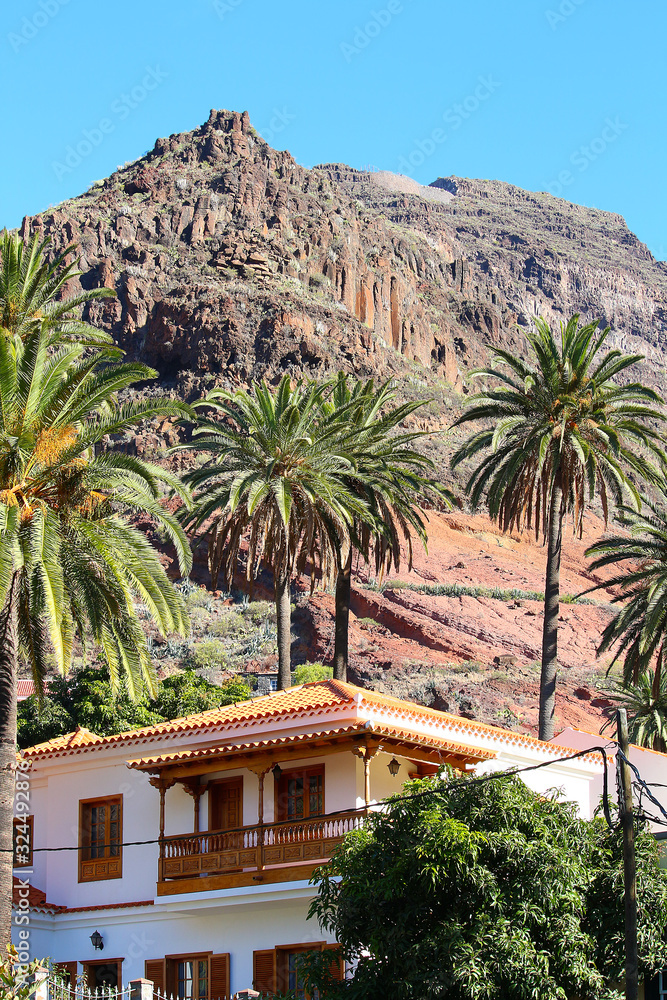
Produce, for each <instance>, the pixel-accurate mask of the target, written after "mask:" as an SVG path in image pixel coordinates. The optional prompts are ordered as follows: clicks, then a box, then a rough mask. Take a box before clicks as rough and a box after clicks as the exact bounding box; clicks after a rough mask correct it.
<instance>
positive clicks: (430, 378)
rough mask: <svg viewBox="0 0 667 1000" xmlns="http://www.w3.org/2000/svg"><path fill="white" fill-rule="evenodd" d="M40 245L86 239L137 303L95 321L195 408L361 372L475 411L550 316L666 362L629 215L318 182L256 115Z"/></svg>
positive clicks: (343, 180) (112, 308)
mask: <svg viewBox="0 0 667 1000" xmlns="http://www.w3.org/2000/svg"><path fill="white" fill-rule="evenodd" d="M31 231H40V232H42V233H44V234H48V235H49V236H50V237H51V238H52V242H53V246H54V248H55V249H62V248H63V247H64V246H66V245H67V244H68V243H69V242H71V241H74V242H76V243H78V244H79V248H80V253H81V266H82V270H83V271H84V272H85V274H84V276H83V277H82V279H81V280H82V281H83V282H84V283H85V284H86V285H90V284H98V285H107V286H110V287H115V288H116V290H117V292H118V298H117V300H116V301H111V302H109V301H107V302H105V303H104V304H95V305H93V306H92V307H91V311H90V317H89V318H90V319H91V320H92V321H93V322H96V323H99V324H100V325H101V326H103V327H105V328H106V329H108V330H110V331H111V332H112V333H113V335H114V337H115V338H116V340H117V341H118V342H119V343H120V344H121V345H122V346H123V347H124V348H125V349H126V350H127V351H128V352H129V354H130V355H131V356H134V357H140V358H142V359H143V360H145V361H146V362H148V363H149V364H152V365H154V366H155V367H156V368H157V369H158V371H159V372H160V375H161V378H162V381H163V383H165V384H166V385H171V386H173V388H174V389H176V390H177V391H180V392H182V393H184V394H185V395H186V396H192V395H194V394H196V393H198V392H199V391H201V390H202V389H204V388H206V387H207V386H209V385H210V384H211V383H213V382H231V383H240V382H245V381H247V380H248V379H250V378H256V377H258V376H263V375H268V376H269V377H272V376H274V375H275V374H277V373H278V372H282V371H290V372H293V373H294V374H297V373H301V372H303V371H305V372H311V373H322V372H324V371H327V370H332V369H337V368H339V367H342V368H345V369H348V370H355V371H358V372H360V373H368V374H370V373H377V374H379V375H382V376H388V375H390V374H394V375H398V376H400V375H403V376H405V377H406V381H407V382H408V383H409V382H411V383H413V384H415V383H419V384H422V385H427V386H433V387H438V386H440V388H441V389H442V390H443V391H445V394H446V395H447V397H448V401H449V404H450V405H451V404H452V401H454V405H455V398H456V393H457V392H459V391H460V390H461V389H462V388H463V377H464V376H465V372H466V370H467V369H468V368H469V367H470V366H471V365H473V364H475V363H478V362H480V361H482V360H484V358H485V356H486V353H487V348H488V346H489V345H490V344H503V345H504V346H505V347H509V348H511V349H513V350H521V349H522V332H521V331H522V328H525V327H527V326H528V325H529V323H530V320H531V317H532V316H533V315H534V314H535V313H536V312H540V313H543V314H546V315H547V316H548V317H549V318H555V319H558V318H562V317H565V316H568V315H569V314H570V313H571V312H573V311H577V310H578V311H580V312H582V313H583V314H584V315H585V316H586V317H589V316H590V317H592V316H599V317H601V318H602V319H603V320H604V321H606V322H608V323H611V324H612V326H613V328H614V338H615V341H616V342H618V343H619V344H622V345H623V346H625V347H628V348H631V347H632V348H638V349H639V350H641V352H642V353H645V354H647V355H648V356H649V357H650V359H651V361H652V362H653V365H652V370H653V371H654V372H655V370H656V367H659V366H661V365H662V362H663V355H664V351H665V327H666V324H667V308H666V304H667V272H666V270H665V267H664V265H662V264H659V263H656V262H655V261H654V260H653V258H652V257H651V255H650V253H649V252H648V250H647V249H646V247H644V246H643V244H641V243H640V242H639V241H638V240H637V239H636V237H634V236H633V235H632V233H630V232H629V230H628V229H627V227H626V226H625V224H624V222H623V220H622V219H621V218H620V216H616V215H611V214H609V213H604V212H598V211H594V210H591V209H584V208H581V207H578V206H576V205H571V204H569V203H567V202H564V201H561V200H559V199H556V198H553V197H552V196H551V195H547V194H530V193H528V192H525V191H521V190H519V189H517V188H514V187H512V186H510V185H507V184H502V183H500V182H496V181H471V180H462V179H459V178H444V179H440V180H438V181H436V182H435V183H434V185H432V186H431V187H428V188H425V187H421V186H420V185H417V184H416V183H415V182H413V181H411V180H410V179H409V178H405V177H397V176H395V175H391V174H384V173H379V174H373V173H363V172H360V171H356V170H352V169H350V168H348V167H345V166H342V165H331V164H328V165H324V166H320V167H316V168H315V169H313V170H306V169H304V168H302V167H300V166H298V164H296V163H295V161H294V160H293V158H292V157H291V156H290V155H289V153H286V152H285V153H281V152H277V151H275V150H274V149H272V148H271V147H270V146H268V145H267V144H266V142H264V140H262V139H261V138H260V137H259V136H258V134H257V133H256V132H255V130H254V129H253V127H252V125H251V124H250V121H249V119H248V115H247V113H246V114H243V115H241V114H238V113H233V112H228V111H212V112H211V115H210V117H209V119H208V121H207V122H206V123H205V124H204V125H202V126H201V128H199V129H196V130H195V131H194V132H188V133H182V134H180V135H173V136H170V137H169V138H168V139H158V140H157V142H156V144H155V147H154V148H153V150H152V151H151V152H150V153H148V154H147V155H146V156H145V157H143V158H142V159H140V160H138V161H136V162H135V163H132V164H130V165H128V166H126V167H124V168H123V169H120V170H118V171H117V172H116V173H115V174H113V175H112V176H111V177H109V178H108V179H106V180H105V181H102V182H98V183H97V184H96V185H95V186H94V187H93V188H91V190H90V191H88V192H87V193H86V194H84V195H81V196H80V197H78V198H75V199H73V200H71V201H69V202H65V203H63V204H62V205H60V206H59V207H58V208H56V209H55V210H52V211H50V212H48V213H44V214H43V215H39V216H35V217H33V218H27V219H25V220H24V223H23V227H22V233H23V234H24V235H26V234H27V233H28V232H31ZM72 290H74V289H72ZM415 363H417V364H418V366H419V367H418V368H417V369H415ZM447 387H449V389H451V390H452V392H451V393H448V392H447ZM448 416H449V417H450V416H451V413H450V414H449V415H448ZM447 422H449V420H447Z"/></svg>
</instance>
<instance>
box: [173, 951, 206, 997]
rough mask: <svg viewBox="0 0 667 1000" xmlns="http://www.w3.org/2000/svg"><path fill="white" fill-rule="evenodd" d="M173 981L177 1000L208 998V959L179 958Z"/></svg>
mask: <svg viewBox="0 0 667 1000" xmlns="http://www.w3.org/2000/svg"><path fill="white" fill-rule="evenodd" d="M175 965H176V968H175V970H174V971H175V977H174V978H175V980H176V983H175V985H176V996H177V997H178V1000H186V998H187V1000H190V998H192V997H196V998H204V1000H206V998H208V957H207V958H181V959H179V960H178V961H177V962H176V963H175Z"/></svg>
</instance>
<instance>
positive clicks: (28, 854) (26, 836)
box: [14, 816, 34, 868]
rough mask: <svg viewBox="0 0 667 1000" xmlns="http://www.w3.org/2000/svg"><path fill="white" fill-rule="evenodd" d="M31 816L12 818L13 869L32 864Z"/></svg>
mask: <svg viewBox="0 0 667 1000" xmlns="http://www.w3.org/2000/svg"><path fill="white" fill-rule="evenodd" d="M33 818H34V817H32V816H15V817H14V868H23V867H25V866H26V865H31V864H32V831H33Z"/></svg>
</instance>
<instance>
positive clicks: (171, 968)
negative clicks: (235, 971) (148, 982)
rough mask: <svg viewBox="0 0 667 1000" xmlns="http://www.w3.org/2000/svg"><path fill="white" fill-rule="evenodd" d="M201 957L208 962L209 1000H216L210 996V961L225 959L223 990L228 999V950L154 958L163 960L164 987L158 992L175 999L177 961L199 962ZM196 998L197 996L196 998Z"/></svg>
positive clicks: (229, 995) (211, 969)
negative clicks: (224, 985) (224, 987)
mask: <svg viewBox="0 0 667 1000" xmlns="http://www.w3.org/2000/svg"><path fill="white" fill-rule="evenodd" d="M203 959H205V960H206V961H207V962H208V972H207V998H209V1000H218V997H217V995H216V996H215V997H211V989H212V983H213V967H212V962H213V960H214V959H226V978H227V983H226V989H225V992H226V994H227V1000H230V998H231V993H230V984H229V972H230V965H231V962H230V955H229V953H228V952H221V953H220V954H218V953H217V952H213V951H198V952H190V951H186V952H183V953H182V954H178V955H165V956H164V959H162V960H160V959H154V961H158V962H159V961H162V962H163V966H162V968H163V973H162V975H163V982H164V988H163V989H161V990H159V991H158V992H160V993H164V994H165V995H167V996H171V997H173V998H174V1000H176V997H177V990H178V982H177V978H176V973H177V964H178V963H179V962H201V961H202V960H203ZM148 964H149V963H148V962H146V963H145V966H146V972H148V968H147V967H148ZM197 1000H198V998H197Z"/></svg>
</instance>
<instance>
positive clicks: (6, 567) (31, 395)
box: [0, 323, 190, 944]
mask: <svg viewBox="0 0 667 1000" xmlns="http://www.w3.org/2000/svg"><path fill="white" fill-rule="evenodd" d="M121 353H122V352H120V351H118V350H117V349H115V348H112V347H109V346H107V347H104V348H95V349H92V350H91V349H90V348H89V347H87V346H86V345H84V344H81V343H61V344H59V345H58V344H54V338H53V329H52V327H51V326H50V324H48V323H44V324H39V323H36V324H31V325H30V328H29V329H28V330H26V331H24V332H22V333H18V332H17V333H15V334H14V335H13V336H4V337H3V336H0V944H4V943H6V942H7V940H8V938H9V933H10V918H11V882H12V854H11V848H12V813H13V798H14V771H15V767H16V749H15V748H16V679H17V670H18V665H19V661H23V662H25V663H27V664H28V665H29V666H30V667H31V669H32V671H33V676H34V678H35V681H36V683H37V686H38V688H40V689H41V686H42V682H43V680H44V676H45V674H46V672H47V670H48V669H49V667H50V666H51V664H55V667H56V668H57V669H58V670H59V671H60V672H61V673H65V672H66V671H67V669H68V667H69V665H70V661H71V657H72V648H73V643H74V640H75V637H76V636H78V638H79V640H80V641H81V643H82V644H84V647H85V646H87V645H88V644H89V643H90V642H94V643H95V644H96V645H97V646H98V647H99V648H100V649H101V651H102V653H103V655H104V657H105V658H106V660H107V663H108V665H109V668H110V673H111V678H112V682H113V683H114V685H116V686H117V685H118V683H119V679H120V677H121V676H123V677H124V679H125V682H126V684H127V688H128V690H129V692H130V694H134V693H136V692H137V691H138V690H139V689H140V688H142V687H146V688H148V689H149V691H151V692H153V691H154V687H155V681H154V672H153V669H152V666H151V661H150V657H149V653H148V648H147V644H146V638H145V635H144V632H143V629H142V626H141V622H140V620H139V618H138V615H137V612H136V610H135V607H134V603H133V600H134V599H135V598H139V599H140V600H141V601H142V602H143V603H144V604H145V605H146V606H147V607H148V608H149V609H150V611H151V612H152V616H153V619H154V621H155V623H156V625H157V627H158V629H159V630H160V631H161V632H163V633H168V632H172V631H176V632H180V633H181V634H185V632H186V630H187V621H186V614H185V609H184V606H183V604H182V600H181V598H180V596H179V595H178V594H177V593H176V591H175V590H174V588H173V586H172V585H171V583H170V581H169V579H168V578H167V575H166V573H165V571H164V569H163V568H162V565H161V563H160V561H159V559H158V556H157V553H156V552H155V551H154V549H153V548H152V546H151V545H150V543H149V541H148V540H147V538H146V537H145V535H144V534H142V533H141V532H140V531H139V530H138V529H137V528H136V527H133V526H132V524H131V523H130V522H129V520H128V515H130V516H131V515H133V514H136V513H143V514H148V515H149V516H150V517H151V518H152V519H153V521H154V522H156V523H157V524H159V525H161V526H162V528H163V529H164V530H165V531H166V533H167V535H168V536H169V537H170V539H171V540H172V542H173V544H174V546H175V548H176V552H177V554H178V558H179V562H180V564H181V567H182V569H181V571H182V572H184V573H185V572H187V571H188V567H189V565H190V552H189V549H188V546H187V540H186V538H185V535H184V533H183V531H182V529H181V527H180V525H179V524H178V523H177V522H176V521H175V519H174V517H173V516H172V515H170V514H169V513H168V512H167V511H166V510H165V508H164V507H163V505H162V504H161V503H160V497H161V495H162V492H164V491H170V490H175V491H177V492H178V493H180V494H181V496H183V497H184V498H185V497H186V494H185V493H184V491H183V488H182V486H180V484H179V482H178V480H176V479H175V478H174V477H173V476H171V475H170V474H169V473H168V472H166V471H164V470H162V469H160V468H158V467H156V466H153V465H150V464H149V463H147V462H144V461H142V460H140V459H138V458H134V457H131V456H128V455H124V454H119V453H115V452H112V451H107V450H105V449H104V442H105V439H107V436H108V435H113V434H117V433H122V432H124V431H126V430H128V429H130V428H132V427H135V426H136V425H137V424H138V423H139V422H140V421H143V420H145V419H150V418H152V417H155V416H170V415H171V416H175V417H183V416H185V415H187V413H189V412H190V411H189V408H188V407H186V406H185V405H184V404H179V403H174V402H171V401H169V400H163V399H151V400H150V401H148V402H142V403H131V402H126V403H122V404H120V403H119V402H118V401H117V394H118V393H119V392H121V391H122V390H125V389H127V388H128V387H129V386H131V385H132V384H133V383H134V382H136V381H137V380H141V381H143V380H145V379H147V378H153V377H154V376H155V374H156V373H155V372H153V371H152V370H151V369H149V368H146V367H145V366H144V365H139V364H126V363H122V362H120V361H119V360H118V358H119V356H120V354H121Z"/></svg>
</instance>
